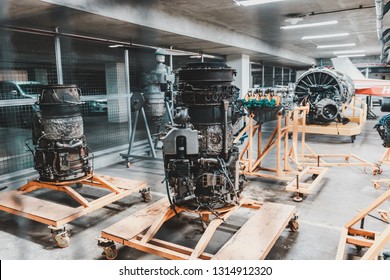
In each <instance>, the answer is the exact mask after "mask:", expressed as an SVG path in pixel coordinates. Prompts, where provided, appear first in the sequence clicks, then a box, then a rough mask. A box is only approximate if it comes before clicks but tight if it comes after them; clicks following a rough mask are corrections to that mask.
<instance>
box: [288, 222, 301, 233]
mask: <svg viewBox="0 0 390 280" xmlns="http://www.w3.org/2000/svg"><path fill="white" fill-rule="evenodd" d="M288 227H289V228H290V230H291V231H292V232H297V231H298V229H299V223H298V221H297V220H291V221H290V222H289V223H288Z"/></svg>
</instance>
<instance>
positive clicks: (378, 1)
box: [375, 0, 383, 40]
mask: <svg viewBox="0 0 390 280" xmlns="http://www.w3.org/2000/svg"><path fill="white" fill-rule="evenodd" d="M375 11H376V32H377V35H378V39H379V40H382V39H383V38H382V28H383V23H382V19H383V0H375Z"/></svg>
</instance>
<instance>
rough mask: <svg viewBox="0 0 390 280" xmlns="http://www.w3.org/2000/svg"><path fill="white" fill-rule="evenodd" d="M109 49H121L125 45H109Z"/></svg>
mask: <svg viewBox="0 0 390 280" xmlns="http://www.w3.org/2000/svg"><path fill="white" fill-rule="evenodd" d="M108 47H109V48H121V47H124V45H119V44H116V45H109V46H108Z"/></svg>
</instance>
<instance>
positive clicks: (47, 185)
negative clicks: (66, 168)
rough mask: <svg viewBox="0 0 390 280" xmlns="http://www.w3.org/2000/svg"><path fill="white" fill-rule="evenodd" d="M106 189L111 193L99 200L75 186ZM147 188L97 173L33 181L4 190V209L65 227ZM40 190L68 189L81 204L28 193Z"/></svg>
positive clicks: (1, 195)
mask: <svg viewBox="0 0 390 280" xmlns="http://www.w3.org/2000/svg"><path fill="white" fill-rule="evenodd" d="M74 184H77V186H90V187H93V188H96V189H105V190H107V192H108V193H107V194H105V195H104V196H102V197H99V198H97V199H95V200H87V199H86V198H85V197H84V196H82V195H81V194H80V193H79V192H77V190H76V189H75V188H73V187H72V185H74ZM144 188H146V182H144V181H136V180H130V179H125V178H118V177H111V176H105V175H93V176H89V177H88V178H86V179H82V180H76V181H70V182H59V183H56V182H42V181H39V180H33V181H30V182H28V183H27V184H25V185H23V186H21V187H20V188H18V189H17V190H12V191H5V192H1V193H0V210H2V211H5V212H8V213H11V214H15V215H18V216H22V217H25V218H27V219H30V220H34V221H37V222H40V223H43V224H46V225H49V226H52V227H61V226H63V225H65V224H66V223H69V222H71V221H73V220H75V219H77V218H79V217H82V216H84V215H86V214H88V213H90V212H92V211H95V210H97V209H100V208H102V207H104V206H106V205H108V204H111V203H113V202H115V201H117V200H119V199H122V198H124V197H126V196H128V195H130V194H132V193H134V192H138V191H139V190H141V189H144ZM38 189H49V190H54V191H59V192H64V193H66V194H67V195H69V196H70V197H71V198H72V199H74V200H75V201H77V202H78V203H79V204H80V206H79V207H71V206H67V205H63V204H59V203H55V202H52V201H49V200H44V199H39V198H36V197H33V196H27V195H26V194H27V193H31V192H33V191H35V190H38Z"/></svg>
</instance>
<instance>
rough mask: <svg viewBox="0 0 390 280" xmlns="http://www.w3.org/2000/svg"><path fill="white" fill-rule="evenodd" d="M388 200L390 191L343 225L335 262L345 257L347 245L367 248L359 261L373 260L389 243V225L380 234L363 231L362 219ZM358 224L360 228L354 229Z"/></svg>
mask: <svg viewBox="0 0 390 280" xmlns="http://www.w3.org/2000/svg"><path fill="white" fill-rule="evenodd" d="M388 199H390V189H389V190H387V191H386V192H384V193H383V194H382V195H381V196H379V197H378V198H377V199H375V200H374V201H373V202H372V203H371V204H370V205H369V206H367V207H366V208H365V209H363V210H362V211H360V212H359V213H358V214H357V215H356V216H355V217H354V218H353V219H352V220H351V221H349V222H348V223H346V224H345V225H344V228H343V229H342V232H341V237H340V242H339V246H338V249H337V255H336V259H337V260H342V259H344V257H345V250H346V248H347V244H350V245H355V246H357V247H358V248H368V249H367V251H366V252H365V253H364V254H363V255H362V257H361V260H374V259H376V258H377V257H378V255H379V253H380V252H381V250H382V249H383V248H384V246H386V244H388V243H389V242H390V225H388V226H387V227H386V228H385V230H384V231H383V232H382V233H379V232H374V231H370V230H366V229H364V226H363V225H364V219H365V218H366V216H368V215H370V213H371V212H372V211H374V210H375V209H377V208H378V207H379V206H380V205H381V204H382V203H384V202H385V201H386V200H388ZM359 222H360V225H361V228H356V227H355V226H356V224H358V223H359Z"/></svg>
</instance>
